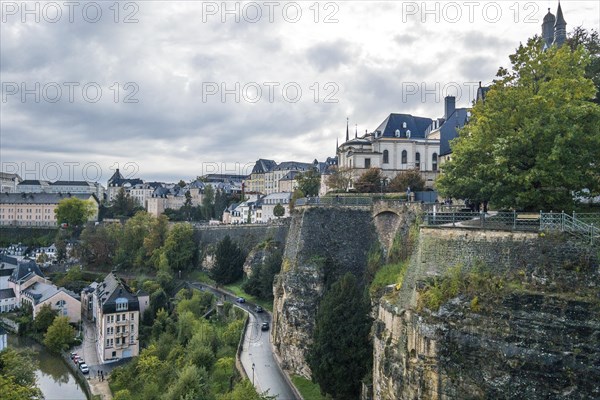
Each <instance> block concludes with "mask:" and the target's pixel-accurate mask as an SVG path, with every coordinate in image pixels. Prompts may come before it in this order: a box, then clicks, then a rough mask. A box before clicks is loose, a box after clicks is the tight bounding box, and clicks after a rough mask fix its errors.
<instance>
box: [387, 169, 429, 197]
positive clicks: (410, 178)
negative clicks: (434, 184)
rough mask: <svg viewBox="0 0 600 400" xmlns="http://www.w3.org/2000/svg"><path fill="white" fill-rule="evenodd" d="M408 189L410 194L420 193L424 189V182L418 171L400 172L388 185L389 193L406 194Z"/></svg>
mask: <svg viewBox="0 0 600 400" xmlns="http://www.w3.org/2000/svg"><path fill="white" fill-rule="evenodd" d="M408 188H410V190H411V191H412V192H420V191H422V190H423V189H425V180H424V179H423V177H422V176H421V173H420V172H419V170H416V169H411V170H408V171H404V172H400V173H399V174H398V175H396V176H395V177H394V178H393V179H392V180H391V181H390V183H389V185H388V190H389V191H390V192H406V190H407V189H408Z"/></svg>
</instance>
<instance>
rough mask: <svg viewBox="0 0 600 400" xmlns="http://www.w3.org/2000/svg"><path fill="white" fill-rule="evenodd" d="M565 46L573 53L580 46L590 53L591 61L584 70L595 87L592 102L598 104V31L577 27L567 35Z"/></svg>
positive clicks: (599, 60) (599, 99)
mask: <svg viewBox="0 0 600 400" xmlns="http://www.w3.org/2000/svg"><path fill="white" fill-rule="evenodd" d="M567 44H568V45H569V46H570V47H571V50H573V51H575V50H576V49H577V47H579V46H580V45H581V46H583V47H584V48H585V49H586V50H587V51H588V53H590V58H591V59H590V63H589V64H588V66H587V67H586V68H585V76H586V78H589V79H591V80H592V81H593V82H594V86H596V98H595V99H594V102H595V103H596V104H600V35H598V31H595V30H591V31H588V30H587V29H584V28H583V27H581V26H577V27H575V28H574V29H573V31H572V32H571V33H570V34H569V37H568V38H567Z"/></svg>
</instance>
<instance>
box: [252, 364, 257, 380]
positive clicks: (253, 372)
mask: <svg viewBox="0 0 600 400" xmlns="http://www.w3.org/2000/svg"><path fill="white" fill-rule="evenodd" d="M255 366H256V365H254V363H252V386H254V367H255Z"/></svg>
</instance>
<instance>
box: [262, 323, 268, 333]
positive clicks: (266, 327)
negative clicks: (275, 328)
mask: <svg viewBox="0 0 600 400" xmlns="http://www.w3.org/2000/svg"><path fill="white" fill-rule="evenodd" d="M260 330H261V331H268V330H269V323H268V322H263V323H262V325H261V327H260Z"/></svg>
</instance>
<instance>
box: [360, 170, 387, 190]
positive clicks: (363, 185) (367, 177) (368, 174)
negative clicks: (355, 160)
mask: <svg viewBox="0 0 600 400" xmlns="http://www.w3.org/2000/svg"><path fill="white" fill-rule="evenodd" d="M382 179H383V175H382V174H381V170H380V169H379V168H369V169H368V170H366V171H365V172H364V173H363V174H362V175H361V176H360V177H359V178H358V179H357V180H356V182H355V183H354V188H355V189H356V190H357V191H359V192H361V193H376V192H379V191H380V190H381V185H382V183H381V180H382Z"/></svg>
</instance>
